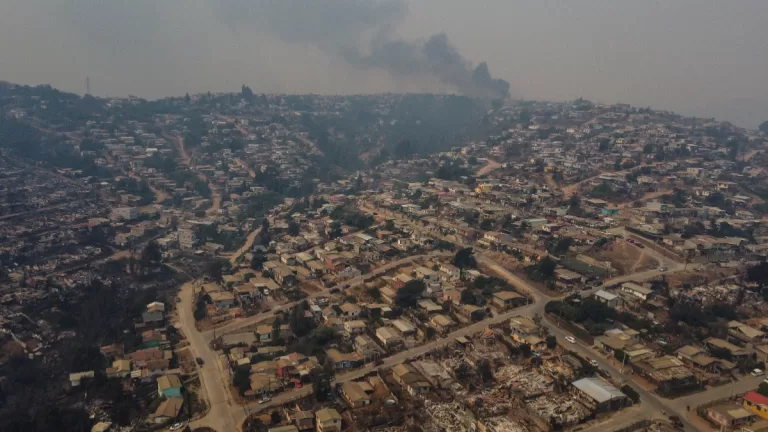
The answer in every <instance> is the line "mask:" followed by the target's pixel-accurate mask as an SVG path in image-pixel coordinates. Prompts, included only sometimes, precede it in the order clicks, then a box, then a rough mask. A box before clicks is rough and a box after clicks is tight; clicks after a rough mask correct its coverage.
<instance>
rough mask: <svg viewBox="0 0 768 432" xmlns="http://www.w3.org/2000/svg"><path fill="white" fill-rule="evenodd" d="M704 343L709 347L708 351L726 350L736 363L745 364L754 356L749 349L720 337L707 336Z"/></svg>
mask: <svg viewBox="0 0 768 432" xmlns="http://www.w3.org/2000/svg"><path fill="white" fill-rule="evenodd" d="M704 345H705V346H706V347H707V348H709V350H710V351H712V350H721V351H725V352H728V354H729V355H730V356H731V360H733V361H734V362H736V363H738V364H745V363H747V362H748V361H749V360H750V359H751V358H752V357H753V356H754V354H752V353H751V352H750V351H748V350H746V349H744V348H741V347H738V346H736V345H734V344H732V343H730V342H728V341H725V340H722V339H720V338H714V337H711V338H707V339H705V340H704Z"/></svg>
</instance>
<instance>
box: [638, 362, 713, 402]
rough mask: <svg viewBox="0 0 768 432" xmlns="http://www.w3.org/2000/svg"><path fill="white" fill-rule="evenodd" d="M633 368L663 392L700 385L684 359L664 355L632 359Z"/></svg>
mask: <svg viewBox="0 0 768 432" xmlns="http://www.w3.org/2000/svg"><path fill="white" fill-rule="evenodd" d="M632 370H633V371H634V372H635V373H637V374H638V375H640V376H642V377H643V378H645V379H646V380H648V381H649V382H650V383H651V384H654V385H655V386H657V387H658V392H659V393H661V394H677V393H680V392H683V391H689V390H693V389H696V388H698V387H699V382H698V380H697V379H696V376H695V375H694V374H693V373H692V372H691V370H690V369H688V368H687V367H685V366H684V363H683V361H682V360H680V359H678V358H676V357H672V356H663V357H658V358H652V359H646V360H642V361H635V360H633V361H632Z"/></svg>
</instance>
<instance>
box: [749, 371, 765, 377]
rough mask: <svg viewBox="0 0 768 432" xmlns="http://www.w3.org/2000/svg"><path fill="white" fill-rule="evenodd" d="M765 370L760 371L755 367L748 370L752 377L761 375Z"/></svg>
mask: <svg viewBox="0 0 768 432" xmlns="http://www.w3.org/2000/svg"><path fill="white" fill-rule="evenodd" d="M764 373H765V372H763V371H762V369H755V370H753V371H752V372H750V375H752V376H754V377H758V376H762V375H763V374H764Z"/></svg>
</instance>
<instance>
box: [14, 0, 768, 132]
mask: <svg viewBox="0 0 768 432" xmlns="http://www.w3.org/2000/svg"><path fill="white" fill-rule="evenodd" d="M767 15H768V3H766V2H765V1H760V0H737V1H735V2H730V3H728V5H727V7H724V5H723V3H722V2H716V1H714V0H670V1H654V2H612V1H609V0H583V1H580V2H568V3H565V2H562V1H557V0H540V1H537V2H530V1H522V0H520V1H517V0H506V1H503V0H486V1H484V2H482V3H480V4H474V5H471V6H470V5H469V4H468V3H467V2H466V1H459V0H420V1H405V0H379V1H373V0H370V1H366V0H314V1H312V2H301V1H294V0H282V1H280V2H273V1H264V0H254V1H248V0H209V1H206V0H164V1H162V2H151V1H148V0H135V1H133V2H104V1H101V0H67V1H65V2H53V1H51V0H6V1H5V2H3V3H2V4H0V80H5V81H10V82H14V83H20V84H33V85H34V84H51V85H53V86H55V87H57V88H61V89H63V90H68V91H74V92H77V93H83V92H84V90H85V77H86V76H89V77H90V79H91V85H92V89H93V92H94V94H96V95H100V96H106V95H109V96H127V95H129V94H133V95H137V96H141V97H146V98H153V99H154V98H161V97H164V96H178V95H183V94H184V93H186V92H189V93H196V92H205V91H230V92H231V91H237V90H239V88H240V85H241V84H246V85H249V86H250V87H251V88H252V89H253V90H254V91H256V92H269V93H320V94H352V93H378V92H385V91H393V92H421V91H427V92H457V93H462V94H470V95H491V94H497V93H503V92H504V89H505V85H504V84H505V83H504V82H503V81H501V80H505V81H508V82H509V84H510V85H511V86H510V88H511V89H510V93H511V95H512V96H513V97H522V98H526V99H539V100H569V99H574V98H577V97H584V98H587V99H591V100H594V101H598V102H605V103H615V102H624V103H630V104H633V105H636V106H651V107H653V108H657V109H671V110H675V111H678V112H680V113H682V114H686V115H696V116H704V117H716V118H718V119H722V120H729V121H732V122H734V123H735V124H738V125H740V126H745V127H750V128H756V127H757V126H758V125H759V124H760V123H761V122H762V121H765V120H768V80H766V77H768V56H767V55H766V49H765V48H764V46H762V42H763V41H764V40H768V27H766V26H765V25H764V18H765V17H766V16H767ZM483 62H487V68H485V67H482V66H481V67H480V68H477V66H478V65H480V64H482V63H483Z"/></svg>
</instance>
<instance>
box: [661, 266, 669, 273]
mask: <svg viewBox="0 0 768 432" xmlns="http://www.w3.org/2000/svg"><path fill="white" fill-rule="evenodd" d="M667 270H669V269H668V268H666V267H659V271H660V272H662V273H664V272H665V271H667Z"/></svg>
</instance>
